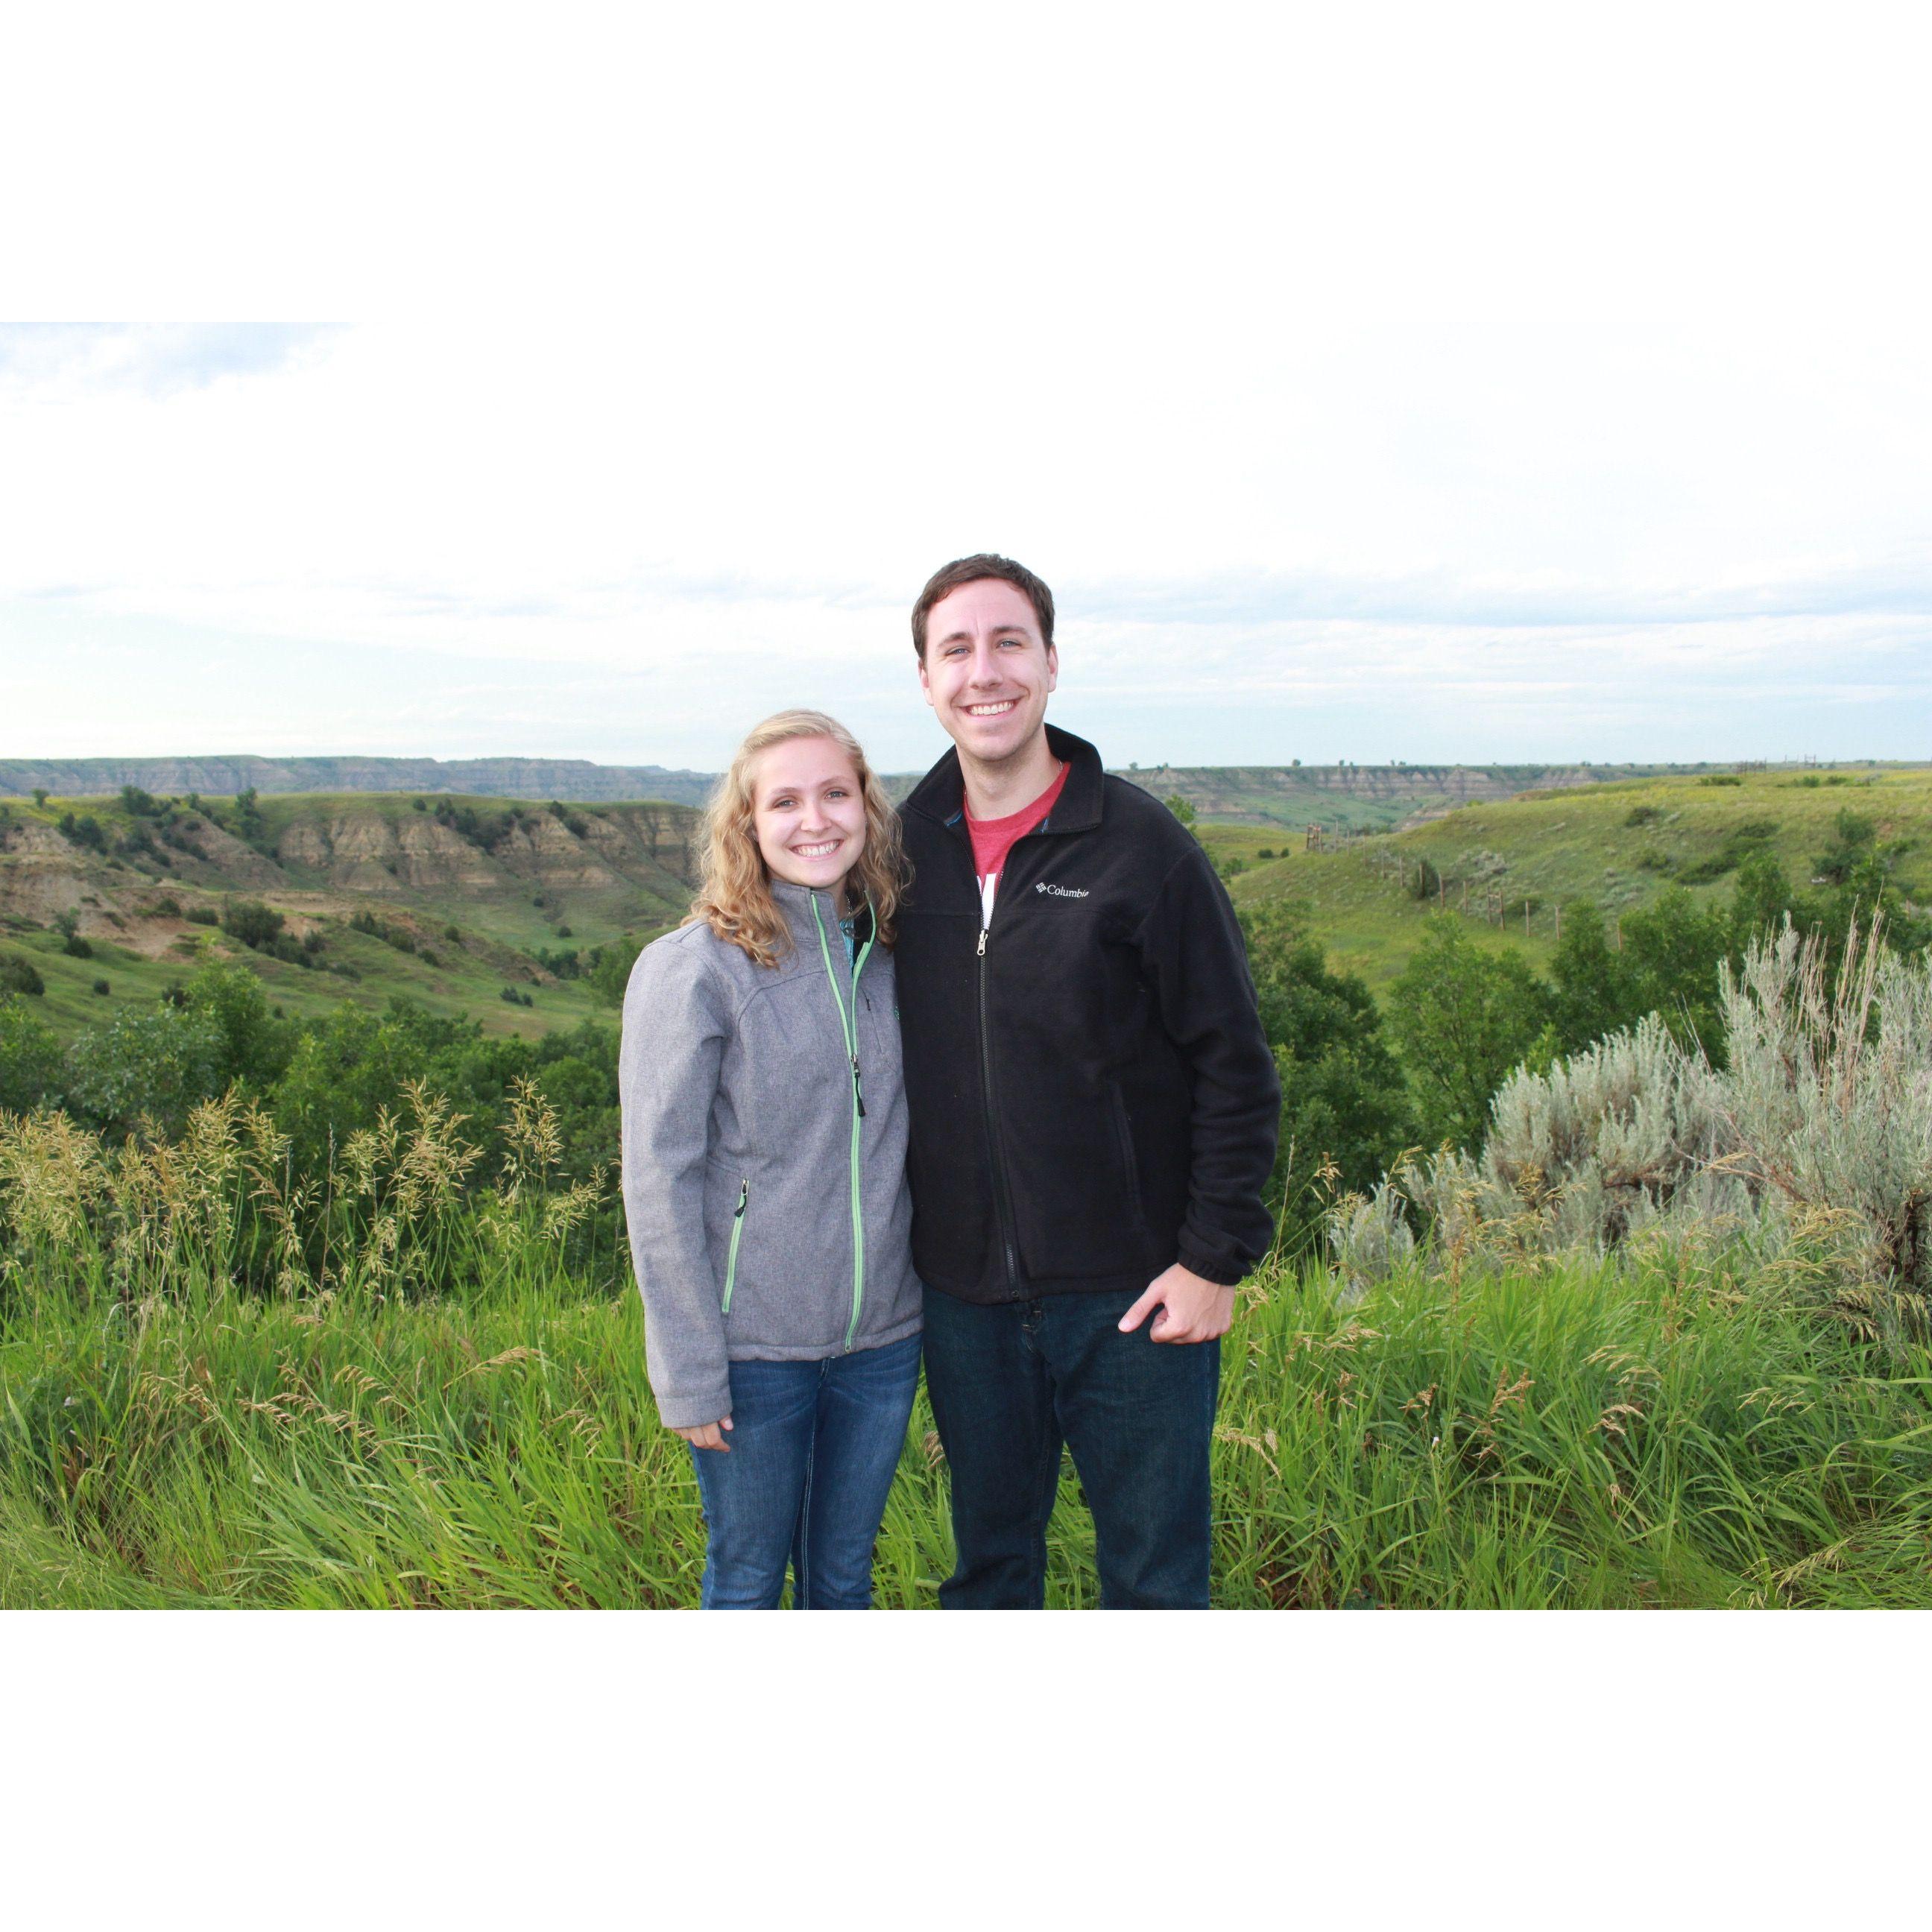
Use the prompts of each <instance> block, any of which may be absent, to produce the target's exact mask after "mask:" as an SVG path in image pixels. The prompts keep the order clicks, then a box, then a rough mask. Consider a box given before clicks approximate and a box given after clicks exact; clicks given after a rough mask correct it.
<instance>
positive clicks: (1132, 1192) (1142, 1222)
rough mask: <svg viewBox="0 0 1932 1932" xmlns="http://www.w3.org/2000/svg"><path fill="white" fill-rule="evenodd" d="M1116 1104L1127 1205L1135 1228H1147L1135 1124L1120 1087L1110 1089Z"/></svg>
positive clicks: (1117, 1136)
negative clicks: (1142, 1203) (1136, 1148)
mask: <svg viewBox="0 0 1932 1932" xmlns="http://www.w3.org/2000/svg"><path fill="white" fill-rule="evenodd" d="M1108 1092H1109V1095H1110V1096H1111V1097H1112V1100H1113V1103H1114V1133H1115V1139H1118V1141H1119V1142H1120V1146H1121V1171H1122V1172H1123V1173H1124V1175H1126V1177H1127V1205H1128V1207H1129V1208H1130V1209H1131V1210H1132V1211H1133V1217H1134V1226H1136V1228H1145V1226H1147V1210H1146V1209H1145V1208H1144V1207H1143V1206H1142V1205H1141V1170H1140V1163H1139V1162H1138V1161H1137V1160H1135V1158H1134V1128H1133V1122H1132V1121H1130V1120H1129V1119H1128V1118H1127V1101H1126V1100H1125V1099H1124V1097H1123V1096H1122V1094H1121V1090H1120V1088H1118V1087H1111V1088H1109V1089H1108Z"/></svg>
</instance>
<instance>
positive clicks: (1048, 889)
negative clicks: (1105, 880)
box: [1034, 882, 1087, 899]
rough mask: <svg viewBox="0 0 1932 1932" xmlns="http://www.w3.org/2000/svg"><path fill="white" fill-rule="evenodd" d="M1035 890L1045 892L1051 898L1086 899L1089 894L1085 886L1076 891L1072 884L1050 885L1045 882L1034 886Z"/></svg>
mask: <svg viewBox="0 0 1932 1932" xmlns="http://www.w3.org/2000/svg"><path fill="white" fill-rule="evenodd" d="M1034 891H1035V892H1045V893H1046V895H1047V896H1048V897H1049V898H1056V899H1084V898H1085V897H1086V896H1087V893H1086V891H1085V888H1084V887H1083V888H1082V889H1080V890H1079V891H1076V890H1075V889H1074V888H1073V886H1049V885H1047V884H1046V883H1044V882H1043V883H1040V884H1039V885H1037V886H1034Z"/></svg>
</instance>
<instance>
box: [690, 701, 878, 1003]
mask: <svg viewBox="0 0 1932 1932" xmlns="http://www.w3.org/2000/svg"><path fill="white" fill-rule="evenodd" d="M792 738H829V739H831V740H832V742H833V743H834V744H835V745H837V746H838V748H839V749H840V750H841V751H843V752H844V753H845V754H846V755H847V757H849V758H850V760H852V769H853V771H855V772H856V773H857V774H858V777H859V796H861V798H862V799H863V800H864V801H865V850H864V851H862V853H859V862H858V863H857V864H856V865H854V866H853V868H852V869H851V871H849V872H847V874H845V877H844V881H843V883H844V888H845V892H846V896H847V898H848V899H849V900H851V901H855V902H862V903H864V904H869V905H870V906H871V909H872V919H873V922H874V929H875V931H876V932H877V936H878V940H879V943H880V944H881V945H882V946H890V945H891V944H892V941H893V940H894V938H895V937H896V921H897V919H898V909H899V899H900V897H901V895H902V894H903V893H904V890H905V887H906V880H907V868H906V860H905V850H904V846H903V845H902V844H901V842H900V839H899V815H898V813H897V812H896V811H894V810H893V808H892V801H891V800H890V799H888V798H887V797H886V793H885V788H884V787H883V786H882V785H881V784H880V783H879V781H878V778H877V775H875V774H874V772H873V770H872V768H871V766H870V765H868V763H866V762H865V753H864V752H863V751H861V750H860V749H859V741H858V739H856V738H855V737H853V735H852V734H851V733H850V732H849V731H848V730H846V728H845V727H844V725H842V724H840V723H839V722H838V719H837V718H828V717H827V716H826V715H825V713H824V712H822V711H781V712H778V714H777V715H776V716H775V717H772V718H766V720H765V721H764V722H763V724H756V725H754V726H753V727H751V730H750V731H749V732H748V733H747V734H746V736H745V742H743V743H742V745H739V747H738V750H737V754H736V756H735V757H733V759H732V760H731V764H730V769H729V770H727V772H725V774H724V776H723V777H722V778H720V779H719V780H718V782H717V784H715V785H714V786H713V787H712V791H711V797H710V799H709V802H708V803H707V804H706V806H705V808H704V824H703V833H702V837H703V852H704V874H703V883H701V884H700V886H698V889H697V897H696V898H694V899H693V900H692V901H691V910H690V911H689V912H688V913H686V914H685V919H684V923H685V925H686V926H692V925H695V924H696V923H697V921H698V920H700V919H702V920H703V922H705V924H706V925H707V926H709V927H710V929H711V930H712V932H715V934H716V935H718V938H720V939H724V940H729V941H730V943H731V944H733V946H739V947H743V948H744V950H745V952H747V953H749V954H750V955H751V957H752V958H753V959H755V960H756V961H757V962H758V964H759V965H760V966H775V965H777V964H778V962H779V960H780V959H782V958H783V957H784V955H785V954H786V953H788V952H790V950H791V929H790V927H789V926H787V924H786V923H785V919H784V914H783V913H781V912H780V911H779V910H778V902H777V901H776V900H775V899H774V898H772V880H771V874H770V871H769V869H768V868H767V867H766V864H765V861H764V855H763V853H761V852H760V850H758V835H757V828H756V826H754V824H753V823H752V809H751V808H752V796H753V787H754V785H755V784H756V783H757V766H758V760H759V757H760V754H763V753H764V752H766V751H769V750H770V749H771V748H772V746H773V745H782V744H784V742H786V741H787V739H792Z"/></svg>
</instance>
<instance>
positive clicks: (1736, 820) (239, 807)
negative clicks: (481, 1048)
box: [0, 757, 1932, 1035]
mask: <svg viewBox="0 0 1932 1932" xmlns="http://www.w3.org/2000/svg"><path fill="white" fill-rule="evenodd" d="M1121 775H1122V776H1123V777H1125V778H1130V779H1131V780H1133V781H1134V782H1136V783H1138V784H1142V785H1143V786H1145V787H1146V788H1147V789H1148V790H1151V791H1152V792H1154V793H1155V794H1156V795H1157V796H1161V797H1163V798H1166V797H1169V796H1175V797H1178V798H1181V799H1184V800H1185V801H1186V802H1187V804H1188V805H1190V806H1191V807H1192V808H1193V811H1194V813H1195V814H1196V820H1197V829H1199V832H1200V835H1201V836H1202V840H1203V842H1204V843H1205V844H1206V845H1207V847H1208V850H1210V852H1211V853H1213V854H1214V857H1215V859H1216V861H1217V864H1218V865H1220V867H1221V868H1222V871H1223V875H1224V877H1226V879H1227V880H1228V883H1229V889H1230V890H1231V892H1232V893H1233V895H1234V896H1235V899H1236V901H1237V902H1238V903H1247V902H1259V901H1266V900H1269V899H1274V898H1291V899H1292V900H1294V901H1295V902H1297V903H1298V904H1301V905H1303V906H1304V907H1306V908H1307V912H1308V919H1309V924H1310V930H1311V931H1312V932H1313V933H1314V935H1315V936H1316V937H1317V938H1321V939H1322V940H1323V941H1324V943H1325V944H1327V945H1328V946H1329V947H1330V948H1331V951H1332V952H1334V953H1335V954H1336V955H1337V957H1338V959H1340V961H1341V962H1343V963H1345V964H1346V965H1350V966H1351V967H1352V968H1355V970H1358V971H1364V973H1365V974H1367V977H1369V979H1370V982H1371V983H1372V984H1373V985H1382V984H1385V983H1386V982H1387V980H1388V979H1389V978H1391V977H1393V975H1394V974H1395V973H1396V972H1398V971H1400V966H1401V964H1402V963H1403V961H1404V960H1405V959H1406V957H1407V956H1408V954H1409V952H1410V951H1411V950H1412V947H1413V946H1414V944H1415V941H1416V940H1417V939H1418V938H1419V937H1420V933H1421V922H1422V920H1423V919H1424V918H1425V917H1426V916H1427V915H1428V913H1430V912H1431V911H1433V910H1438V909H1439V908H1440V907H1443V906H1445V905H1448V906H1451V907H1458V906H1462V905H1464V904H1469V905H1471V906H1472V907H1487V906H1489V905H1491V904H1497V905H1501V904H1505V903H1507V904H1508V906H1509V907H1511V912H1510V916H1509V918H1508V920H1507V921H1506V922H1504V923H1502V924H1501V925H1499V926H1498V925H1493V924H1492V923H1491V922H1489V921H1488V920H1487V919H1483V918H1481V916H1480V914H1477V915H1475V916H1476V917H1477V919H1478V926H1477V929H1478V932H1479V934H1480V935H1481V939H1482V941H1483V943H1484V944H1503V943H1506V942H1507V943H1513V944H1520V945H1523V946H1525V947H1526V948H1527V950H1529V952H1530V953H1532V956H1535V955H1536V954H1538V953H1541V952H1543V951H1545V950H1547V947H1548V946H1549V944H1550V943H1551V942H1552V940H1553V913H1554V910H1555V908H1556V907H1557V906H1558V905H1559V904H1562V902H1564V901H1565V900H1566V899H1568V898H1574V897H1577V896H1589V897H1592V898H1595V899H1596V900H1597V901H1598V902H1599V903H1600V904H1603V905H1604V906H1605V907H1606V909H1607V910H1609V911H1610V912H1612V913H1614V912H1615V911H1616V910H1618V909H1619V908H1622V907H1628V906H1630V905H1631V904H1635V903H1638V902H1640V901H1643V900H1644V899H1646V898H1649V897H1651V896H1653V895H1655V892H1657V891H1658V890H1659V889H1662V888H1663V887H1664V886H1666V885H1667V884H1669V883H1671V882H1672V881H1673V879H1676V878H1679V877H1682V878H1683V879H1684V880H1685V881H1686V882H1687V883H1690V884H1691V885H1692V886H1694V889H1696V890H1697V891H1698V892H1700V893H1702V894H1709V893H1710V892H1721V891H1724V890H1727V889H1728V881H1727V878H1726V876H1725V874H1726V872H1727V869H1729V868H1730V866H1731V865H1734V863H1735V859H1734V858H1733V857H1732V856H1730V855H1733V854H1735V853H1740V852H1742V851H1743V850H1746V849H1757V848H1758V847H1766V848H1768V849H1771V850H1775V851H1776V852H1778V853H1779V854H1780V856H1781V857H1782V858H1784V860H1785V861H1786V862H1787V865H1788V866H1789V868H1790V871H1791V872H1792V874H1793V877H1794V878H1796V879H1799V880H1801V881H1802V878H1803V877H1804V876H1805V873H1806V869H1807V868H1808V862H1809V861H1808V853H1810V852H1811V851H1812V850H1816V849H1817V848H1818V847H1820V846H1821V845H1823V844H1826V843H1827V842H1829V837H1830V831H1831V826H1832V820H1833V814H1835V812H1837V811H1841V810H1844V809H1848V808H1855V809H1856V810H1857V811H1861V812H1866V813H1869V814H1873V815H1874V816H1875V817H1877V818H1878V819H1879V820H1880V821H1881V823H1880V826H1879V835H1880V836H1882V838H1886V839H1888V840H1892V841H1900V840H1903V841H1904V844H1905V846H1906V847H1915V848H1916V849H1915V850H1912V852H1911V853H1910V856H1909V858H1908V859H1906V862H1905V869H1906V871H1910V870H1911V868H1912V865H1914V864H1915V863H1916V862H1917V857H1918V852H1919V851H1927V852H1932V778H1928V775H1927V773H1926V772H1925V770H1924V768H1922V767H1905V766H1879V765H1860V766H1845V767H1841V768H1840V769H1838V770H1837V771H1835V772H1817V771H1801V770H1795V769H1774V770H1765V769H1754V770H1750V771H1745V772H1734V771H1733V770H1731V769H1730V768H1728V767H1721V766H1691V767H1685V766H1554V765H1514V766H1497V765H1491V766H1409V765H1382V766H1363V765H1331V766H1297V765H1284V766H1229V767H1219V768H1217V767H1187V768H1183V767H1167V766H1161V767H1157V768H1150V769H1132V768H1130V769H1128V770H1127V771H1125V772H1122V773H1121ZM484 779H487V782H488V784H489V786H490V790H488V791H487V793H486V792H485V791H484V790H481V788H480V787H479V788H478V789H475V790H470V789H467V788H466V787H469V785H470V784H472V783H475V781H479V780H484ZM914 781H915V780H914V778H913V776H912V775H901V776H898V777H896V778H893V779H892V780H890V781H889V783H890V784H891V786H892V789H893V790H894V791H895V794H896V795H898V796H903V794H904V791H905V790H907V789H908V788H909V787H910V785H911V784H913V782H914ZM709 782H710V780H709V775H707V774H705V773H702V772H677V771H670V770H667V769H665V768H664V767H661V766H598V765H593V764H589V763H584V762H582V761H576V760H528V759H507V758H506V759H490V760H466V761H460V762H445V761H439V760H430V759H381V758H353V759H351V758H341V759H333V758H323V759H299V760H269V759H259V758H252V757H196V758H179V759H123V760H112V759H92V760H31V759H15V760H4V761H0V972H4V971H5V970H6V968H7V962H8V961H9V960H13V961H18V962H25V964H26V967H27V968H31V971H32V973H33V974H35V975H37V977H38V978H39V980H40V983H41V985H42V987H43V991H42V992H41V993H40V995H37V996H34V1002H33V1003H34V1008H35V1010H36V1011H37V1012H38V1013H40V1016H42V1017H43V1018H44V1019H46V1021H47V1022H49V1024H50V1025H53V1026H54V1027H55V1028H56V1030H57V1031H61V1032H62V1033H63V1034H72V1033H74V1032H75V1031H78V1030H79V1029H80V1028H83V1027H85V1026H89V1025H98V1024H99V1022H101V1020H102V1019H104V1017H106V1016H107V1014H108V1013H110V1012H111V1011H112V1010H113V1009H114V1008H115V1007H118V1006H119V1005H121V1004H123V1003H124V1002H128V1001H136V1002H141V1003H145V1002H147V1001H151V1000H152V999H153V998H155V997H157V996H158V995H160V994H162V993H163V992H165V991H166V989H167V988H168V987H169V985H170V984H172V983H177V982H178V981H179V980H181V978H182V977H184V975H185V974H187V973H188V972H190V971H193V968H194V965H195V964H196V960H197V959H198V958H199V957H200V956H202V954H203V953H206V952H208V951H213V952H214V953H218V954H220V955H223V956H233V957H235V958H238V959H244V960H245V961H246V962H248V964H249V965H251V967H252V968H254V970H255V971H257V972H258V973H259V974H260V975H261V976H262V977H263V979H264V980H266V982H267V983H269V986H270V988H271V990H272V995H273V997H274V998H275V1001H277V1002H278V1004H281V1005H282V1006H283V1007H284V1010H286V1011H287V1012H289V1013H292V1014H297V1015H308V1014H315V1015H319V1014H320V1013H323V1012H326V1010H329V1009H330V1008H331V1007H333V1006H335V1004H338V1002H340V1001H343V1000H345V999H347V1000H351V1001H356V1003H358V1004H364V1005H369V1006H374V1007H380V1006H381V1005H383V1004H385V1003H386V1001H388V1000H389V998H392V997H395V996H397V995H404V996H407V997H408V998H413V999H416V1000H418V1001H422V1003H423V1004H425V1005H426V1006H428V1007H430V1008H431V1010H433V1011H435V1012H438V1013H446V1014H448V1015H450V1016H469V1017H472V1018H474V1019H477V1020H478V1021H480V1022H481V1023H482V1024H483V1025H484V1027H485V1028H486V1029H487V1030H488V1031H492V1032H513V1033H518V1034H526V1035H534V1034H540V1033H542V1032H544V1031H548V1030H550V1029H551V1028H555V1027H558V1026H568V1025H574V1024H576V1023H577V1022H580V1021H581V1020H583V1019H601V1020H603V1021H604V1022H608V1020H609V1019H610V1017H611V1016H612V1007H611V1004H610V1000H609V998H608V995H609V993H610V990H611V987H612V986H613V982H619V983H620V980H621V965H622V963H624V962H628V957H629V955H630V953H631V950H634V947H635V946H636V945H637V944H638V943H639V942H640V941H643V940H646V939H648V938H651V937H652V936H653V935H655V934H656V933H658V932H661V931H663V930H664V929H666V928H667V927H669V926H672V925H673V924H675V923H676V921H677V920H678V919H679V918H680V917H681V916H682V913H683V911H684V910H685V906H686V904H688V900H689V897H690V892H691V883H692V867H693V862H694V837H695V834H696V830H697V805H698V802H700V800H701V799H702V798H703V795H704V793H705V791H706V790H707V789H708V787H709ZM646 788H650V789H654V790H655V791H656V792H657V793H660V794H664V795H661V796H639V795H638V794H639V793H640V792H641V791H644V790H646ZM626 790H628V791H629V792H630V793H631V796H628V797H625V796H621V794H622V793H624V792H625V791H626ZM1314 825H1319V826H1322V828H1323V836H1322V838H1320V839H1319V840H1317V841H1313V842H1311V841H1310V838H1309V836H1308V835H1307V830H1306V828H1307V827H1309V826H1314ZM1337 835H1341V840H1340V842H1339V843H1338V841H1337ZM1425 859H1426V860H1427V864H1428V865H1429V866H1430V868H1433V872H1432V873H1431V874H1430V876H1432V877H1434V878H1435V879H1436V881H1437V889H1436V890H1435V891H1434V892H1431V893H1430V894H1429V895H1427V898H1426V899H1425V898H1424V896H1423V895H1421V894H1419V893H1418V892H1417V891H1416V890H1415V886H1416V884H1417V883H1418V881H1419V880H1421V877H1422V876H1423V872H1422V866H1421V862H1422V861H1424V860H1425ZM1465 882H1468V883H1469V884H1470V886H1471V891H1472V894H1473V898H1469V899H1466V898H1465V895H1464V894H1463V890H1462V887H1463V884H1464V883H1465ZM1912 883H1913V884H1914V886H1916V884H1917V883H1918V882H1917V881H1916V880H1913V881H1912ZM1928 890H1932V889H1928ZM1915 895H1916V893H1915ZM1524 904H1528V906H1529V917H1528V919H1527V920H1526V919H1525V918H1524V916H1523V905H1524ZM278 920H279V925H278V924H277V921H278ZM600 966H601V968H603V971H601V974H600V972H599V971H598V968H599V967H600ZM17 977H19V975H17ZM102 988H105V989H106V990H105V991H102V990H101V989H102Z"/></svg>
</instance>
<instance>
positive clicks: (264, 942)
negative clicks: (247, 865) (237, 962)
mask: <svg viewBox="0 0 1932 1932" xmlns="http://www.w3.org/2000/svg"><path fill="white" fill-rule="evenodd" d="M286 924H287V920H286V919H284V917H283V916H282V914H281V913H278V911H276V910H275V907H273V906H271V905H267V904H264V903H263V901H261V900H260V899H230V900H229V901H228V903H227V904H226V905H225V906H223V907H222V909H221V929H222V931H223V932H225V933H226V934H227V935H228V936H229V938H230V939H233V940H239V941H240V942H241V944H242V945H244V946H246V947H251V948H253V949H254V950H256V951H258V952H259V951H260V950H261V949H262V948H263V947H266V946H269V945H271V944H273V942H274V941H275V939H276V938H278V937H279V936H280V935H281V930H282V928H283V927H284V926H285V925H286Z"/></svg>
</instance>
